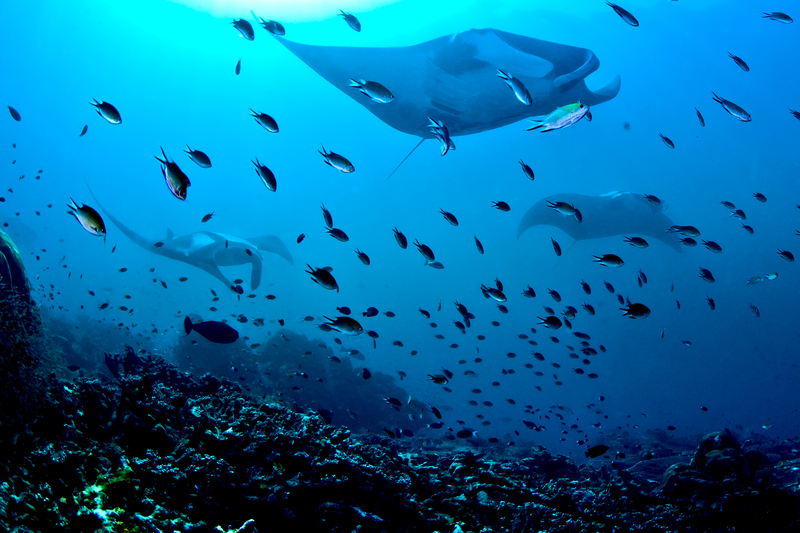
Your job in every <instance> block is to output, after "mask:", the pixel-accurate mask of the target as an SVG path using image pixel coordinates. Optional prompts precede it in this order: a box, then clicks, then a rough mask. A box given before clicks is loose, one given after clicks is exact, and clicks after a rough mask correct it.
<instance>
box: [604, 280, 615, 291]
mask: <svg viewBox="0 0 800 533" xmlns="http://www.w3.org/2000/svg"><path fill="white" fill-rule="evenodd" d="M603 285H605V286H606V290H607V291H608V292H610V293H611V294H614V286H613V285H612V284H610V283H609V282H607V281H603Z"/></svg>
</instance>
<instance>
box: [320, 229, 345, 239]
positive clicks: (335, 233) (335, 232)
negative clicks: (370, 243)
mask: <svg viewBox="0 0 800 533" xmlns="http://www.w3.org/2000/svg"><path fill="white" fill-rule="evenodd" d="M325 231H327V233H328V235H330V236H331V237H333V238H334V239H336V240H337V241H339V242H347V241H349V240H350V237H348V236H347V233H345V232H344V231H342V230H340V229H339V228H328V229H327V230H325Z"/></svg>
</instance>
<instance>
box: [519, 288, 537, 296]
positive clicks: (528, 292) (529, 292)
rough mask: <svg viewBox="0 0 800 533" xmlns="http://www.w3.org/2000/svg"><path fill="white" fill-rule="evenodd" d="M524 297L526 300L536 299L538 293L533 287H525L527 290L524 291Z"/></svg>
mask: <svg viewBox="0 0 800 533" xmlns="http://www.w3.org/2000/svg"><path fill="white" fill-rule="evenodd" d="M522 295H523V296H524V297H525V298H536V291H534V290H533V287H531V286H530V285H528V286H527V287H525V290H523V291H522Z"/></svg>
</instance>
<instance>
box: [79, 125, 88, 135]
mask: <svg viewBox="0 0 800 533" xmlns="http://www.w3.org/2000/svg"><path fill="white" fill-rule="evenodd" d="M87 131H89V125H88V124H86V125H85V126H84V127H83V129H82V130H81V132H80V134H79V135H78V137H83V136H84V135H86V132H87Z"/></svg>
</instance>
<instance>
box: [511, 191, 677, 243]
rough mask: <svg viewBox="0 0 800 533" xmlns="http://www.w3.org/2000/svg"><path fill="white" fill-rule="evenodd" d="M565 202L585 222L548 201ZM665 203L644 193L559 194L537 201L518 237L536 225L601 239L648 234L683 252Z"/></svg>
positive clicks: (573, 234)
mask: <svg viewBox="0 0 800 533" xmlns="http://www.w3.org/2000/svg"><path fill="white" fill-rule="evenodd" d="M552 202H566V203H569V204H571V205H574V206H575V207H576V208H579V209H580V210H581V213H582V214H583V222H580V223H579V222H578V221H577V220H576V219H575V217H571V216H567V217H565V216H563V215H561V214H560V213H558V212H557V211H555V210H554V209H551V208H550V207H548V203H552ZM664 207H665V206H664V204H663V203H662V204H661V205H656V204H653V203H652V202H650V201H648V200H647V198H646V197H645V195H644V194H639V193H634V192H612V193H608V194H604V195H602V196H589V195H585V194H574V193H565V194H556V195H553V196H549V197H547V198H543V199H542V200H539V201H538V202H536V203H535V204H534V205H533V206H532V207H531V208H530V209H528V211H527V212H526V213H525V215H524V216H523V217H522V220H520V222H519V226H518V228H517V238H518V239H519V237H520V236H521V235H522V234H523V233H524V232H525V231H526V230H527V229H529V228H532V227H534V226H554V227H556V228H559V229H561V230H563V231H564V232H565V233H566V234H567V235H569V236H570V237H572V238H573V239H575V240H584V239H599V238H601V237H613V236H615V235H631V234H639V235H647V236H650V237H653V238H655V239H658V240H660V241H661V242H663V243H665V244H667V245H669V246H671V247H672V248H673V249H674V250H676V251H677V252H678V253H681V248H680V241H679V240H678V237H677V236H676V234H674V233H667V230H668V229H669V228H670V226H672V225H673V222H672V220H670V218H669V217H668V216H666V215H665V214H664V213H663V212H662V211H663V209H664Z"/></svg>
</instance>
